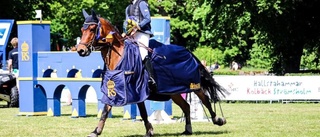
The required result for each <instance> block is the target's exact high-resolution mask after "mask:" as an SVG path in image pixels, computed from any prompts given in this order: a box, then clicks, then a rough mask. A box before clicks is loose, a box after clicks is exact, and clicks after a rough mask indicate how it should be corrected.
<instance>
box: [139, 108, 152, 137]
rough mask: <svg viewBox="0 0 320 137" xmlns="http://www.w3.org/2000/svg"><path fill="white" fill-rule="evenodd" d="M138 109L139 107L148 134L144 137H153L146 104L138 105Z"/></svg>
mask: <svg viewBox="0 0 320 137" xmlns="http://www.w3.org/2000/svg"><path fill="white" fill-rule="evenodd" d="M138 107H139V111H140V115H141V117H142V120H143V122H144V126H145V128H146V134H145V135H144V137H151V136H153V127H152V124H151V123H150V122H149V120H148V114H147V110H146V106H145V104H144V102H141V103H138Z"/></svg>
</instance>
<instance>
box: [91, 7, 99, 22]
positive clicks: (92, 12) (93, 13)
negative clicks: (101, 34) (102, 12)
mask: <svg viewBox="0 0 320 137" xmlns="http://www.w3.org/2000/svg"><path fill="white" fill-rule="evenodd" d="M91 16H92V18H94V19H96V20H98V17H97V14H96V12H95V11H94V10H93V9H91Z"/></svg>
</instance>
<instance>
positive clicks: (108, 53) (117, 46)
mask: <svg viewBox="0 0 320 137" xmlns="http://www.w3.org/2000/svg"><path fill="white" fill-rule="evenodd" d="M83 14H84V17H85V20H88V18H91V19H92V20H95V21H98V23H97V22H86V23H85V25H88V26H87V28H86V29H85V28H83V27H82V28H81V31H82V36H81V41H80V43H79V44H78V45H77V46H76V47H77V52H78V53H79V55H80V56H82V57H85V56H89V55H90V53H91V51H93V50H98V51H101V55H102V59H103V61H104V63H105V67H107V68H108V70H114V69H115V67H116V65H117V64H118V62H119V61H120V60H121V56H122V55H123V51H124V46H125V44H124V43H125V42H124V41H125V40H126V38H125V37H122V36H121V34H120V33H119V31H118V30H117V29H116V28H115V27H114V26H113V25H112V24H111V23H110V21H108V20H107V19H104V18H102V17H99V16H97V15H96V13H95V12H94V11H93V10H92V11H91V15H88V13H87V12H85V11H84V10H83ZM98 29H99V30H98ZM111 33H112V34H111ZM110 34H111V35H112V36H109V38H108V35H110ZM200 66H201V65H200ZM199 69H201V70H200V71H201V89H200V90H198V91H194V93H195V94H196V95H197V96H198V97H199V98H200V100H201V101H202V103H203V105H204V106H205V107H206V108H207V109H208V111H209V112H210V115H211V119H212V122H213V124H215V125H219V126H222V125H224V124H226V120H225V118H223V117H222V118H220V117H217V115H216V113H215V112H214V111H213V109H212V106H211V102H210V98H209V97H208V96H207V95H206V94H205V92H209V94H215V95H216V96H217V94H216V92H218V91H220V92H226V91H225V89H224V88H223V87H221V86H220V85H219V84H218V83H216V82H215V81H214V83H212V80H213V78H212V77H211V76H210V75H209V76H208V74H209V73H208V72H207V71H206V70H205V68H204V67H203V66H201V67H200V68H199ZM211 78H212V79H211ZM208 79H209V80H208ZM210 80H211V82H208V81H210ZM158 86H161V85H158ZM152 93H153V92H151V93H150V94H152ZM168 96H170V97H171V99H172V100H173V102H174V103H176V104H177V105H178V106H179V107H180V108H181V109H182V111H183V113H184V116H185V122H186V125H185V130H184V131H183V132H182V134H184V135H191V134H192V127H191V118H190V106H189V104H188V102H186V100H185V99H184V98H183V97H182V96H181V95H180V94H174V95H168ZM211 99H213V98H212V97H211ZM216 101H219V97H215V100H214V102H216ZM137 105H138V108H139V111H140V115H141V117H142V120H143V122H144V125H145V129H146V134H145V135H144V136H146V137H149V136H153V134H154V132H153V127H152V124H151V123H150V122H149V121H148V115H147V111H146V107H145V104H144V102H140V103H137ZM111 109H112V106H110V105H108V104H105V106H104V110H103V112H102V115H101V118H100V120H99V122H98V125H97V127H96V128H95V129H94V131H93V132H92V133H91V134H90V135H89V136H90V137H95V136H98V135H100V134H101V133H102V131H103V128H104V126H105V121H106V119H107V116H108V113H109V112H110V111H111Z"/></svg>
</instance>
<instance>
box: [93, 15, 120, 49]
mask: <svg viewBox="0 0 320 137" xmlns="http://www.w3.org/2000/svg"><path fill="white" fill-rule="evenodd" d="M99 20H100V22H102V21H105V23H107V24H106V25H107V26H106V27H108V26H109V28H110V31H113V32H114V34H113V35H114V36H115V38H116V39H117V40H118V41H119V42H120V43H122V42H123V37H122V36H121V33H120V31H119V29H118V28H117V27H116V26H114V25H113V24H112V23H111V22H110V21H109V20H108V19H106V18H103V17H99ZM106 35H107V34H106Z"/></svg>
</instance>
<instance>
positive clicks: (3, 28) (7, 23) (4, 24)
mask: <svg viewBox="0 0 320 137" xmlns="http://www.w3.org/2000/svg"><path fill="white" fill-rule="evenodd" d="M13 23H14V20H1V19H0V61H1V62H0V63H2V64H3V68H5V66H6V65H5V64H6V58H5V57H6V47H7V42H8V40H9V37H10V33H11V29H12V26H13ZM0 69H1V68H0Z"/></svg>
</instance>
